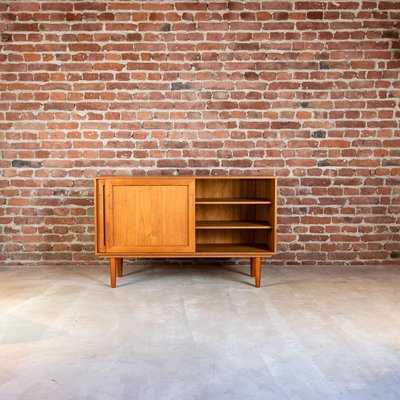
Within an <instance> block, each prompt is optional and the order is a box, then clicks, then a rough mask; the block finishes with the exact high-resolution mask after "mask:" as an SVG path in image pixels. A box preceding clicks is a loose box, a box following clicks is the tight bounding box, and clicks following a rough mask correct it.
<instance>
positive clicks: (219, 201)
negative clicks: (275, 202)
mask: <svg viewBox="0 0 400 400" xmlns="http://www.w3.org/2000/svg"><path fill="white" fill-rule="evenodd" d="M196 204H272V201H271V200H268V199H235V198H226V199H218V198H200V199H196Z"/></svg>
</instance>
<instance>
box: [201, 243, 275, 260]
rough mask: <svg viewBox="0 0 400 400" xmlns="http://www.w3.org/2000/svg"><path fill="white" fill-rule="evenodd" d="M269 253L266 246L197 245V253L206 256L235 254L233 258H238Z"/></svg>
mask: <svg viewBox="0 0 400 400" xmlns="http://www.w3.org/2000/svg"><path fill="white" fill-rule="evenodd" d="M267 251H268V249H267V246H266V245H265V244H224V243H204V244H197V245H196V252H197V253H204V254H205V255H204V256H203V257H205V256H206V255H215V254H233V257H238V256H240V255H241V254H243V255H245V254H249V255H252V254H254V253H264V256H265V253H266V252H267Z"/></svg>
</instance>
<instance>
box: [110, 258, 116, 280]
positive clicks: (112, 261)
mask: <svg viewBox="0 0 400 400" xmlns="http://www.w3.org/2000/svg"><path fill="white" fill-rule="evenodd" d="M116 275H117V259H116V258H113V257H112V258H110V280H111V287H112V288H115V286H116V284H117V277H116Z"/></svg>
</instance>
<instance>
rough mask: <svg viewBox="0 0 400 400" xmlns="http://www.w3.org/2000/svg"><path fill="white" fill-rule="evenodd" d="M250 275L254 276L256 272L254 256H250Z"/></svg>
mask: <svg viewBox="0 0 400 400" xmlns="http://www.w3.org/2000/svg"><path fill="white" fill-rule="evenodd" d="M250 275H251V276H252V277H253V278H254V276H255V272H254V258H250Z"/></svg>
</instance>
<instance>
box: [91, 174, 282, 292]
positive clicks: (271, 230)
mask: <svg viewBox="0 0 400 400" xmlns="http://www.w3.org/2000/svg"><path fill="white" fill-rule="evenodd" d="M276 183H277V180H276V178H274V177H265V176H248V177H246V176H244V177H219V176H218V177H99V178H96V179H95V233H96V242H95V248H96V254H97V255H99V256H101V257H111V258H110V277H111V285H114V286H113V287H115V284H116V273H118V276H122V275H123V258H128V257H136V258H164V257H173V258H182V257H189V258H192V257H219V258H223V257H248V258H250V259H251V270H250V271H251V274H252V276H254V278H255V281H256V286H257V285H258V286H257V287H259V285H260V277H261V257H264V258H266V257H271V256H272V255H274V254H275V253H276V231H277V215H276V208H277V184H276ZM117 270H118V271H117Z"/></svg>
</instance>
